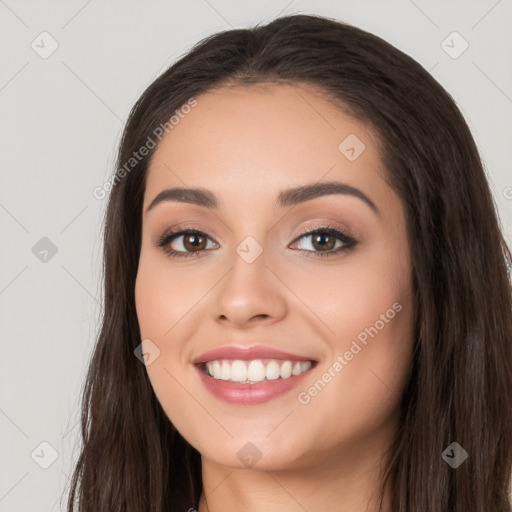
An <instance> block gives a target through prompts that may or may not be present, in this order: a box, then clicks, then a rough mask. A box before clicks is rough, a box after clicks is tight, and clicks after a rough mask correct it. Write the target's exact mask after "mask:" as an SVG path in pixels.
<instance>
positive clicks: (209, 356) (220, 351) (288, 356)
mask: <svg viewBox="0 0 512 512" xmlns="http://www.w3.org/2000/svg"><path fill="white" fill-rule="evenodd" d="M219 359H238V360H242V361H244V360H245V361H249V360H253V359H283V360H287V361H314V359H312V358H310V357H309V356H301V355H297V354H292V353H290V352H283V351H282V350H278V349H276V348H273V347H266V346H264V345H252V346H242V345H225V346H223V347H218V348H214V349H212V350H208V351H207V352H204V353H203V354H201V355H200V356H197V357H196V358H194V359H193V360H192V363H193V364H200V363H206V362H208V361H216V360H219Z"/></svg>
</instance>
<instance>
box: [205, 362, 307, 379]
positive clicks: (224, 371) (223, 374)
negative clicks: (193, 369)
mask: <svg viewBox="0 0 512 512" xmlns="http://www.w3.org/2000/svg"><path fill="white" fill-rule="evenodd" d="M311 365H312V361H290V360H285V361H282V360H279V359H253V360H250V361H243V360H240V359H237V360H229V359H221V360H215V361H208V362H207V363H204V367H203V368H204V371H205V372H206V373H207V374H208V375H209V376H211V377H213V378H214V379H216V380H223V381H227V382H238V383H245V384H256V383H258V382H264V381H273V380H277V379H290V378H291V377H295V376H297V375H300V374H302V373H304V372H306V371H308V370H309V369H310V368H311Z"/></svg>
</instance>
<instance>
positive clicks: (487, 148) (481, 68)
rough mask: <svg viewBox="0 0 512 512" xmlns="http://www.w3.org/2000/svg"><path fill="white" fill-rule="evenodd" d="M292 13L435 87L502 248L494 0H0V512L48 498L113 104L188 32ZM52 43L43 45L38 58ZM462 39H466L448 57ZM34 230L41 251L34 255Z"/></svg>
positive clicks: (196, 35)
mask: <svg viewBox="0 0 512 512" xmlns="http://www.w3.org/2000/svg"><path fill="white" fill-rule="evenodd" d="M295 12H303V13H317V14H323V15H326V16H330V17H335V18H338V19H340V20H344V21H347V22H349V23H352V24H354V25H356V26H358V27H360V28H363V29H365V30H368V31H370V32H373V33H375V34H377V35H379V36H381V37H382V38H384V39H386V40H387V41H389V42H390V43H392V44H393V45H395V46H396V47H398V48H399V49H401V50H402V51H404V52H406V53H407V54H409V55H410V56H412V57H413V58H415V59H416V60H417V61H419V62H420V63H421V64H422V65H423V66H424V67H425V68H426V69H427V70H429V71H430V72H431V73H432V74H433V76H434V77H435V78H436V79H437V80H438V81H439V82H440V83H441V84H442V85H443V86H444V87H445V88H446V89H447V90H448V92H449V93H450V94H451V95H452V96H453V98H454V99H455V100H456V102H457V104H458V105H459V107H460V108H461V110H462V111H463V113H464V116H465V118H466V119H467V121H468V123H469V125H470V128H471V129H472V131H473V134H474V137H475V139H476V142H477V144H478V147H479V149H480V151H481V154H482V157H483V160H484V163H485V166H486V169H487V171H488V174H489V180H490V184H491V187H492V190H493V192H494V196H495V199H496V203H497V207H498V210H499V213H500V217H501V221H502V223H503V229H504V231H505V234H506V236H507V239H508V241H509V243H510V240H511V239H512V237H511V234H512V173H511V172H510V161H511V156H512V155H511V150H510V136H511V133H512V130H511V128H512V66H511V64H510V62H512V59H511V50H512V32H511V31H510V28H509V27H510V26H512V2H511V1H510V0H508V1H507V0H500V1H496V0H489V1H487V0H485V1H484V0H480V1H453V2H450V3H447V2H442V1H430V2H427V1H426V0H421V1H420V0H415V1H412V0H400V1H368V0H366V1H358V2H356V1H350V2H349V1H337V2H335V1H326V0H324V1H315V2H313V1H299V0H295V1H290V0H284V1H281V0H279V1H274V2H271V1H257V2H256V1H252V2H236V1H234V0H209V1H206V0H191V1H188V2H178V1H167V2H163V1H151V2H142V1H141V2H134V1H131V2H127V1H124V2H121V1H118V0H117V1H112V0H111V1H110V2H108V3H107V2H104V3H102V2H99V1H97V0H96V1H93V0H89V1H86V0H73V1H69V0H68V1H66V2H64V1H47V2H44V3H43V2H36V1H32V2H30V1H15V0H5V1H4V0H0V38H1V39H0V42H1V45H0V55H1V66H0V140H1V144H2V151H1V152H0V168H1V172H2V187H1V189H0V223H1V226H2V251H1V258H2V260H1V266H0V308H1V337H2V347H3V351H2V352H3V356H4V357H2V358H1V360H0V384H1V388H0V393H1V394H0V438H1V441H0V450H1V452H0V460H1V461H2V463H1V468H0V512H5V511H13V512H27V511H46V512H56V511H59V510H63V509H64V507H63V506H62V505H61V503H60V502H59V498H60V495H61V493H62V492H63V490H64V489H65V488H66V486H67V485H68V483H69V477H68V475H69V474H70V470H71V467H72V462H73V460H74V458H75V457H76V456H77V448H78V443H77V436H78V434H79V428H78V418H79V416H78V403H79V398H80V396H79V392H80V389H81V386H82V381H83V377H84V373H85V369H86V367H87V363H88V360H89V356H90V354H91V350H92V347H93V344H94V342H95V335H96V333H97V330H98V328H99V319H100V311H101V308H100V303H99V300H100V299H99V297H100V290H101V283H100V281H99V277H100V269H101V249H102V244H101V222H102V216H103V212H104V207H105V204H106V200H97V199H95V198H94V197H93V195H92V190H93V189H94V187H97V186H101V185H102V184H103V183H104V182H105V180H106V179H107V178H108V176H109V175H110V173H111V172H112V171H113V168H114V155H115V150H116V147H117V144H118V142H119V139H120V136H121V131H122V128H123V124H124V122H125V120H126V118H127V115H128V112H129V109H130V108H131V107H132V105H133V104H134V102H135V101H136V99H137V98H138V96H139V95H140V94H141V93H142V92H143V90H144V89H145V88H146V86H147V85H149V83H150V82H151V81H153V80H154V79H155V78H156V77H157V76H158V75H159V74H160V73H161V72H163V71H164V70H165V69H166V68H167V67H168V65H169V64H170V63H171V62H172V61H174V60H175V59H176V58H178V57H179V56H180V55H182V54H183V53H184V52H186V51H187V50H188V49H189V48H190V47H191V46H192V45H193V44H194V43H195V42H197V41H199V40H200V39H202V38H203V37H205V36H207V35H209V34H212V33H214V32H216V31H219V30H227V29H230V28H241V27H246V26H248V25H251V24H253V23H256V22H258V21H266V20H267V21H268V20H270V19H273V18H274V17H276V16H278V15H279V14H291V13H295ZM44 31H46V32H48V33H49V34H50V36H40V34H41V33H42V32H44ZM454 31H457V32H458V33H459V34H460V36H462V38H463V39H460V38H458V36H453V35H452V36H450V34H452V32H454ZM448 36H450V37H448ZM447 37H448V39H447ZM52 38H53V40H55V41H56V42H57V43H58V48H57V50H56V51H55V52H54V53H53V54H51V55H50V56H47V58H42V56H41V54H42V53H44V52H49V51H50V50H51V44H52ZM445 40H446V42H445V43H443V41H445ZM464 40H465V41H467V43H468V44H469V47H468V48H467V50H466V51H464V52H463V53H462V54H461V55H458V56H457V58H454V56H455V55H456V54H458V53H460V51H461V50H462V49H463V48H464V46H463V45H464ZM53 44H55V43H53ZM31 45H33V46H34V47H35V48H34V49H33V47H32V46H31ZM450 47H451V48H450ZM36 49H37V51H36ZM447 51H448V52H451V54H452V55H451V56H450V55H449V53H447ZM43 237H47V238H48V239H49V240H50V241H51V243H52V244H53V245H54V246H55V248H56V249H57V252H56V253H55V254H54V255H52V252H51V250H50V251H49V252H48V253H47V254H45V253H44V252H40V251H44V249H45V247H46V248H48V241H47V240H44V241H40V240H41V238H43ZM36 244H38V245H36ZM45 244H46V245H45ZM34 246H35V249H33V248H34ZM41 258H42V259H43V260H44V258H46V261H41ZM41 443H49V445H51V446H48V445H47V444H43V445H41ZM53 450H55V453H54V451H53ZM56 454H58V458H57V459H56V460H55V461H54V462H53V459H52V457H54V456H55V455H56ZM52 462H53V463H52ZM49 464H51V465H49ZM45 465H49V467H48V468H47V469H44V468H43V467H42V466H45Z"/></svg>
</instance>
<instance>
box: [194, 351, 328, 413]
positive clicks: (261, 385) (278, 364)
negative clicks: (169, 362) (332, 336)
mask: <svg viewBox="0 0 512 512" xmlns="http://www.w3.org/2000/svg"><path fill="white" fill-rule="evenodd" d="M192 363H193V365H194V367H195V368H196V370H197V372H198V374H199V377H200V380H201V382H202V384H203V385H204V386H205V388H206V389H207V390H208V391H209V392H210V393H211V394H213V395H214V396H215V397H217V398H219V399H221V400H222V401H224V402H228V403H231V404H242V405H256V404H260V403H263V402H267V401H269V400H272V399H274V398H276V397H278V396H281V395H283V394H285V393H287V392H288V391H290V390H292V389H293V388H295V387H296V386H297V385H298V384H299V383H300V382H302V381H303V379H304V378H305V377H307V376H308V375H309V374H310V373H311V372H312V371H313V369H314V368H315V367H316V366H317V364H318V361H316V360H315V359H311V358H309V357H308V356H299V355H295V354H291V353H286V352H282V351H279V350H276V349H273V348H270V347H262V346H256V347H237V346H227V347H221V348H218V349H214V350H211V351H209V352H207V353H205V354H203V355H201V356H199V357H197V358H195V359H194V360H193V361H192Z"/></svg>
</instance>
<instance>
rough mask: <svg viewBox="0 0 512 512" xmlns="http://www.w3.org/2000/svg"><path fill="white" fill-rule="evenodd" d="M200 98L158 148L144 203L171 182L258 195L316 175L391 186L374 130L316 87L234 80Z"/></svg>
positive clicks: (361, 184) (369, 188)
mask: <svg viewBox="0 0 512 512" xmlns="http://www.w3.org/2000/svg"><path fill="white" fill-rule="evenodd" d="M196 100H197V105H196V106H195V107H193V108H191V109H190V110H189V111H188V113H187V114H184V115H182V116H180V118H179V122H178V123H177V124H175V125H174V126H173V128H172V129H171V130H170V131H169V133H167V134H166V135H165V136H164V137H163V138H162V140H161V141H160V142H159V144H158V146H157V147H156V149H155V153H154V155H153V157H152V159H151V163H150V166H149V169H148V176H147V182H146V198H145V205H147V204H148V202H149V201H150V200H151V197H153V196H154V195H156V194H157V193H158V192H159V191H160V190H161V189H162V188H165V187H166V186H169V185H175V186H187V185H191V186H201V187H203V188H207V189H212V190H225V191H226V193H227V194H229V193H230V190H231V192H233V193H244V192H247V193H249V194H253V195H254V194H259V193H261V194H266V193H268V192H269V189H272V190H273V189H282V188H285V187H287V186H290V185H292V184H303V183H311V182H318V181H335V180H337V181H343V182H345V183H348V184H349V185H350V184H351V185H354V186H355V185H357V186H358V187H363V188H366V190H367V191H368V192H371V191H372V190H377V189H379V188H383V187H385V186H386V185H385V183H384V176H385V170H384V168H383V166H382V163H381V161H380V157H379V154H378V150H377V144H378V137H377V135H376V133H375V132H374V131H373V130H372V128H371V127H369V126H368V125H366V124H365V123H362V122H360V121H358V120H357V119H355V118H353V117H351V116H350V115H348V114H347V113H345V112H342V111H341V110H340V109H339V108H337V107H336V106H335V105H334V103H333V101H330V100H329V99H328V98H326V97H325V96H321V95H320V92H319V91H318V90H315V89H314V88H311V87H309V86H296V85H293V86H292V85H276V84H258V85H253V86H237V87H231V88H223V89H218V90H212V91H209V92H207V93H204V94H202V95H200V96H198V97H197V98H196ZM347 151H348V152H347ZM354 155H355V158H354ZM382 192H383V193H384V192H385V191H384V190H382ZM219 193H221V192H219Z"/></svg>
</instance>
